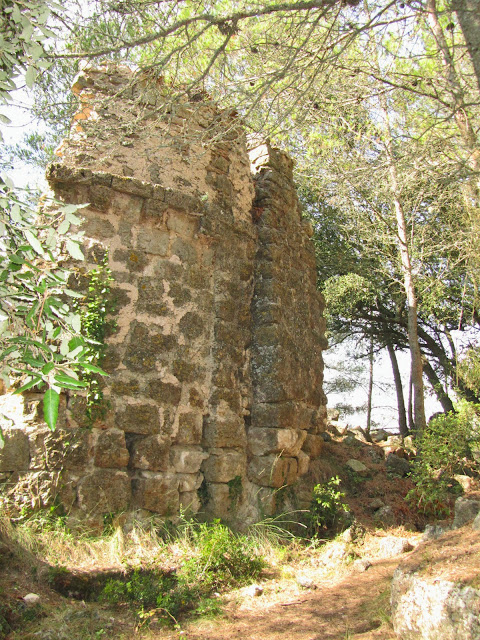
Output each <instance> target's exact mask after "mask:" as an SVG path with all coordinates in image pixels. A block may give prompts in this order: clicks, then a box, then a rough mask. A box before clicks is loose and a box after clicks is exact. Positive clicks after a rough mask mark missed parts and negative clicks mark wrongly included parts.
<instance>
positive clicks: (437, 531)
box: [422, 524, 450, 542]
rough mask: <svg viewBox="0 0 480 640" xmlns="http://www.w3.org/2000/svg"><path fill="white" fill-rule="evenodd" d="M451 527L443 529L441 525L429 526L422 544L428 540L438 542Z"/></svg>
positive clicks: (426, 528)
mask: <svg viewBox="0 0 480 640" xmlns="http://www.w3.org/2000/svg"><path fill="white" fill-rule="evenodd" d="M449 529H450V527H442V526H441V525H439V524H427V526H426V527H425V531H424V532H423V536H422V542H425V541H426V540H436V539H437V538H440V536H443V534H444V533H445V532H447V531H449Z"/></svg>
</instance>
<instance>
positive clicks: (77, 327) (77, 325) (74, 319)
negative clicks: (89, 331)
mask: <svg viewBox="0 0 480 640" xmlns="http://www.w3.org/2000/svg"><path fill="white" fill-rule="evenodd" d="M68 322H69V323H70V326H71V327H72V329H73V330H74V331H75V333H80V332H81V330H82V319H81V318H80V315H79V314H78V313H76V314H70V316H69V317H68Z"/></svg>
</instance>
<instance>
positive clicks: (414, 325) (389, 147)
mask: <svg viewBox="0 0 480 640" xmlns="http://www.w3.org/2000/svg"><path fill="white" fill-rule="evenodd" d="M377 66H378V71H379V73H381V67H380V64H379V62H378V58H377ZM379 98H380V106H381V108H382V111H383V116H384V118H385V125H386V127H385V141H384V144H385V150H386V155H387V163H388V172H389V175H390V191H391V194H392V204H393V207H394V211H395V218H396V222H397V247H398V252H399V254H400V263H401V267H402V275H403V286H404V289H405V296H406V298H407V306H408V315H407V335H408V346H409V349H410V357H411V370H410V372H411V380H412V387H413V419H414V424H415V430H416V431H418V432H422V431H423V430H424V429H425V427H426V426H427V421H426V419H425V398H424V391H423V365H422V353H421V351H420V344H419V342H418V313H417V295H416V291H415V284H414V279H413V269H412V263H411V260H410V249H409V243H408V226H407V219H406V216H405V211H404V209H403V202H402V194H401V189H400V186H399V183H398V175H397V167H396V164H395V152H394V148H393V136H392V130H391V124H390V117H389V112H388V104H387V100H386V98H385V95H384V94H383V93H380V95H379Z"/></svg>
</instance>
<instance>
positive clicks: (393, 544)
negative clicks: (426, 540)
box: [379, 536, 413, 558]
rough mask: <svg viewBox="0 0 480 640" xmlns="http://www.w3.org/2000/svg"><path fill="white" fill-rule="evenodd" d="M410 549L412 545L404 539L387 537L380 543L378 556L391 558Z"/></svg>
mask: <svg viewBox="0 0 480 640" xmlns="http://www.w3.org/2000/svg"><path fill="white" fill-rule="evenodd" d="M412 549H413V545H412V544H411V543H410V542H409V541H408V540H407V539H406V538H397V537H396V536H387V537H386V538H383V539H382V540H381V541H380V545H379V554H380V555H381V557H382V558H393V557H394V556H398V555H400V554H401V553H408V552H409V551H411V550H412Z"/></svg>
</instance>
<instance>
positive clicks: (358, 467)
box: [347, 458, 369, 477]
mask: <svg viewBox="0 0 480 640" xmlns="http://www.w3.org/2000/svg"><path fill="white" fill-rule="evenodd" d="M347 467H348V468H349V469H351V470H352V471H355V473H358V475H359V476H363V477H365V476H368V474H369V471H368V467H367V465H365V464H363V462H360V460H355V459H354V458H351V459H350V460H348V461H347Z"/></svg>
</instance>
